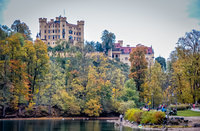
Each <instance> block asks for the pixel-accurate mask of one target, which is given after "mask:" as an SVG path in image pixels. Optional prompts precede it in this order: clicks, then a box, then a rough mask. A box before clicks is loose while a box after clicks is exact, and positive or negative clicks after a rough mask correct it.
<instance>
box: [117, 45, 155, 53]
mask: <svg viewBox="0 0 200 131" xmlns="http://www.w3.org/2000/svg"><path fill="white" fill-rule="evenodd" d="M114 45H115V49H114V50H113V51H121V52H122V54H130V53H131V51H132V50H133V49H134V48H136V47H137V46H144V45H141V44H138V45H136V47H130V46H126V47H123V46H121V45H120V43H114ZM145 47H147V46H145ZM153 53H154V51H153V48H152V47H147V54H153Z"/></svg>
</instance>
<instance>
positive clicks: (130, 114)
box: [124, 108, 139, 121]
mask: <svg viewBox="0 0 200 131" xmlns="http://www.w3.org/2000/svg"><path fill="white" fill-rule="evenodd" d="M137 111H139V109H135V108H133V109H129V110H127V112H126V113H125V117H124V119H126V120H129V121H134V120H133V115H134V113H135V112H137Z"/></svg>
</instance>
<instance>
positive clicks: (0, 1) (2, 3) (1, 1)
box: [0, 0, 10, 24]
mask: <svg viewBox="0 0 200 131" xmlns="http://www.w3.org/2000/svg"><path fill="white" fill-rule="evenodd" d="M9 2H10V0H0V24H1V23H3V12H4V10H5V9H6V7H7V5H8V3H9Z"/></svg>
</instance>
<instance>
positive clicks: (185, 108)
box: [169, 104, 190, 110]
mask: <svg viewBox="0 0 200 131" xmlns="http://www.w3.org/2000/svg"><path fill="white" fill-rule="evenodd" d="M169 108H170V109H177V110H187V109H190V105H188V104H179V105H170V106H169Z"/></svg>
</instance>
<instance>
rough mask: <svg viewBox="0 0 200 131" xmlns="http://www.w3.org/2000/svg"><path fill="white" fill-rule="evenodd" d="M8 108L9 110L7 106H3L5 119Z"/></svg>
mask: <svg viewBox="0 0 200 131" xmlns="http://www.w3.org/2000/svg"><path fill="white" fill-rule="evenodd" d="M6 108H7V106H3V117H5V116H6Z"/></svg>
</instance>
